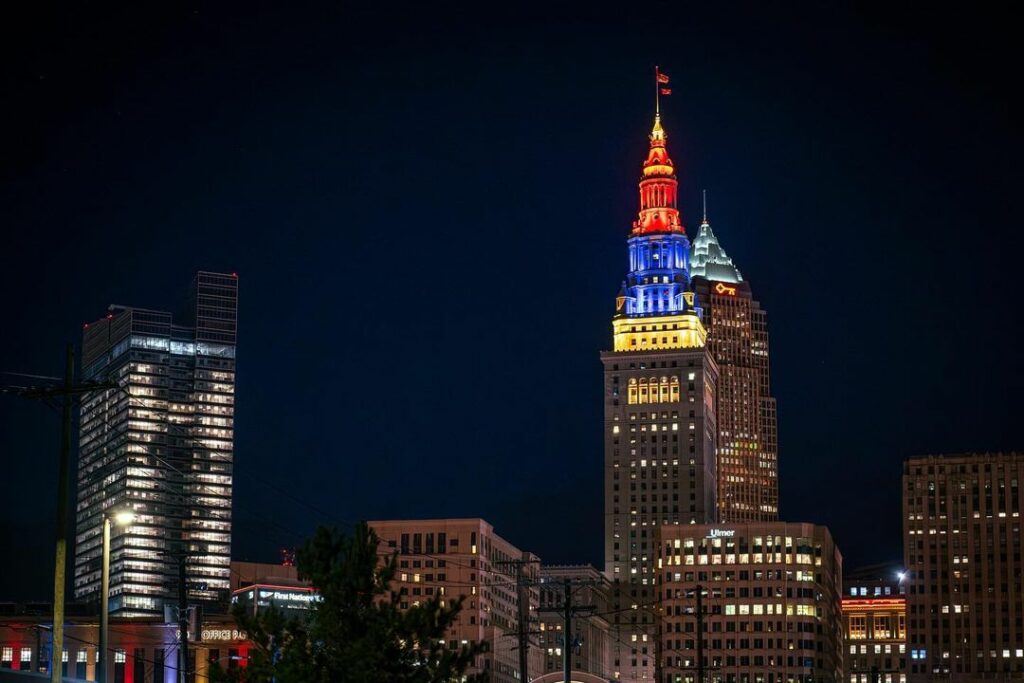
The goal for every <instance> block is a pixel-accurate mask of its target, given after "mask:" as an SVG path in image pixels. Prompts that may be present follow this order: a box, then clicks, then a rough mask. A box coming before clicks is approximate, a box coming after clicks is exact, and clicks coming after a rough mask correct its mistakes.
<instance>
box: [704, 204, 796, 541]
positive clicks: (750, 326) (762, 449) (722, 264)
mask: <svg viewBox="0 0 1024 683" xmlns="http://www.w3.org/2000/svg"><path fill="white" fill-rule="evenodd" d="M690 276H691V277H692V278H693V288H694V291H695V292H696V293H697V296H698V298H699V300H700V302H701V305H702V315H701V318H702V320H703V322H704V325H705V327H706V329H707V333H708V338H707V344H708V349H709V350H710V351H711V354H712V355H713V356H714V358H715V362H716V363H717V364H718V372H719V378H718V402H717V406H716V411H717V415H716V417H717V420H718V453H717V457H718V507H719V512H720V515H721V519H722V521H726V522H770V521H774V520H777V519H778V518H779V464H778V445H777V444H778V437H777V433H778V427H777V424H778V421H777V416H776V409H775V399H774V398H772V396H771V389H770V385H769V382H768V322H767V318H766V316H765V312H764V310H763V309H762V308H761V305H760V304H759V303H758V302H757V301H756V300H755V299H754V297H753V295H752V294H751V291H750V284H749V283H747V281H746V280H744V279H743V275H741V274H740V271H739V269H738V268H736V266H735V265H734V264H733V262H732V259H731V258H729V256H728V254H726V253H725V250H724V249H722V247H721V245H720V244H719V243H718V238H717V237H715V233H714V232H712V231H711V224H710V223H709V222H708V218H707V210H706V209H705V212H704V219H703V221H702V222H701V224H700V229H699V230H698V232H697V236H696V237H695V238H694V239H693V247H692V249H691V252H690Z"/></svg>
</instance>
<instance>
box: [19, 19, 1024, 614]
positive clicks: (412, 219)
mask: <svg viewBox="0 0 1024 683" xmlns="http://www.w3.org/2000/svg"><path fill="white" fill-rule="evenodd" d="M706 4H708V3H705V5H706ZM392 7H393V6H392ZM483 7H484V6H483V5H464V6H460V7H455V6H448V7H447V8H446V9H443V10H437V9H432V10H430V11H429V13H428V12H426V11H425V10H413V11H408V12H407V11H404V10H401V9H398V8H393V9H390V10H388V11H387V12H384V11H381V12H376V11H373V10H370V9H365V8H364V9H358V10H354V9H346V8H343V7H341V6H340V5H339V3H322V4H319V5H317V4H309V3H288V9H284V8H283V7H272V6H271V5H270V4H263V3H244V4H242V3H237V4H236V3H221V4H220V6H217V7H214V6H211V5H210V3H173V4H172V6H165V7H161V8H160V9H159V10H155V9H153V8H140V7H138V6H135V5H132V6H129V7H125V8H117V9H113V8H111V7H110V6H108V8H106V9H97V8H96V7H95V6H89V5H85V6H79V7H78V8H76V9H73V10H70V9H69V10H66V11H63V10H42V9H40V10H38V11H39V12H41V13H39V14H30V15H26V16H25V17H24V18H23V19H19V20H17V21H15V20H12V21H10V22H5V23H6V24H7V25H6V26H5V29H6V30H7V31H9V32H11V35H9V36H7V39H5V40H4V41H3V42H4V46H5V47H4V48H3V49H4V50H5V53H7V54H5V56H4V63H5V65H6V67H7V71H6V72H5V74H4V76H3V78H4V81H3V84H4V98H3V99H4V101H5V105H4V107H3V111H2V113H0V117H2V119H3V120H2V123H3V128H2V130H3V133H2V134H3V136H4V141H3V154H2V156H0V158H2V166H0V223H2V227H3V230H2V248H0V291H2V292H3V301H4V303H5V304H6V305H5V306H4V314H5V315H4V322H5V326H4V328H5V329H4V331H3V333H2V334H0V370H3V371H19V372H34V373H39V374H46V375H57V374H59V373H60V371H61V366H62V349H63V345H64V344H65V343H67V342H68V341H75V342H79V341H80V328H81V324H82V323H83V322H85V321H89V320H93V319H95V318H98V317H100V316H101V315H103V313H104V311H105V308H106V306H107V304H109V303H112V302H114V303H122V304H129V305H142V306H149V307H155V308H172V309H173V308H176V306H177V303H178V301H179V299H180V298H181V296H183V295H184V293H185V290H186V288H187V285H188V282H189V280H190V279H191V277H192V274H193V272H194V271H195V270H197V269H199V268H204V269H210V270H224V271H229V272H230V271H237V272H238V273H239V277H240V289H241V311H240V315H241V320H240V346H239V375H238V376H239V385H238V411H237V443H236V450H237V453H236V493H235V515H236V527H235V554H236V555H237V556H238V557H240V558H266V559H270V558H273V557H274V556H275V554H276V549H277V548H278V547H280V546H283V545H294V544H295V543H297V542H298V541H300V540H301V538H302V537H303V536H304V535H306V534H308V533H309V532H310V531H311V530H312V529H313V528H314V526H315V525H316V524H318V523H322V522H333V523H338V524H348V523H350V522H351V521H353V520H356V519H359V518H391V517H421V516H439V517H443V516H482V517H485V518H487V519H488V520H490V521H491V522H492V523H493V524H494V525H495V527H496V528H497V530H498V532H499V533H500V534H502V535H503V536H505V537H506V538H508V539H509V540H511V541H512V542H514V543H516V544H518V545H520V546H521V547H524V548H527V549H530V550H533V551H535V552H536V553H538V554H539V555H540V556H541V557H542V558H544V559H545V560H549V561H553V562H584V561H590V562H593V563H595V564H597V563H599V561H600V556H601V547H602V536H603V518H602V514H603V510H602V499H601V490H602V465H601V463H602V457H603V456H602V446H601V426H600V424H601V422H600V421H601V366H600V363H599V362H598V352H599V351H600V350H601V349H605V348H607V347H608V346H609V344H610V316H611V314H612V311H613V298H614V295H615V292H616V291H617V289H618V285H619V282H620V281H621V278H622V276H623V274H624V272H625V266H626V260H625V256H626V251H625V235H626V232H627V230H628V228H629V225H630V221H631V220H632V219H633V217H634V214H635V212H636V209H637V190H636V183H637V180H638V176H639V169H640V164H641V161H642V159H643V158H644V154H645V150H646V135H647V133H648V131H649V129H650V125H651V120H652V105H653V103H652V102H651V95H652V92H651V90H652V85H651V80H650V78H651V71H652V67H653V65H654V64H660V65H661V66H662V68H663V70H664V71H665V72H667V73H669V74H670V75H671V76H672V88H673V90H674V93H673V95H672V96H671V98H669V99H668V100H667V101H666V102H665V106H664V109H665V124H666V128H667V130H668V133H669V149H670V152H671V154H672V157H673V159H674V160H675V161H676V163H677V167H678V169H679V178H680V185H681V190H682V210H683V216H684V222H685V223H686V224H687V226H689V227H690V228H691V234H692V232H693V230H692V229H693V228H694V227H695V226H696V223H697V220H698V218H699V208H698V207H699V196H700V189H701V188H707V189H708V193H709V201H710V215H711V219H712V223H713V225H714V227H715V231H716V233H717V234H718V236H719V238H720V239H721V241H722V244H723V246H724V247H725V248H726V249H727V250H728V251H729V253H730V254H731V255H732V256H733V257H734V259H735V260H736V262H737V264H738V265H739V266H740V268H741V269H742V271H743V273H744V275H745V276H746V277H747V278H748V279H749V280H750V282H751V283H752V286H753V288H754V292H755V295H756V296H757V297H758V298H759V299H760V300H761V302H762V304H763V305H764V307H765V308H766V309H767V310H768V313H769V325H770V331H771V345H772V348H771V354H772V355H771V360H772V382H773V387H774V391H775V394H776V396H777V397H778V404H779V427H780V451H779V459H780V472H781V482H782V498H781V507H782V513H783V517H784V518H785V519H788V520H794V521H804V520H808V521H815V522H823V523H826V524H828V525H829V526H830V527H831V528H832V530H833V533H834V534H835V535H836V537H837V539H838V541H839V543H840V546H841V548H842V550H843V552H844V554H845V556H846V561H847V565H848V566H851V567H852V566H857V565H862V564H868V563H873V562H880V561H888V560H898V559H899V558H900V554H901V550H900V533H901V522H900V512H899V475H900V463H901V461H902V459H903V458H905V457H907V456H909V455H914V454H922V453H929V452H953V451H964V450H972V449H1012V448H1020V447H1021V446H1022V445H1024V420H1022V419H1021V415H1022V414H1024V398H1022V397H1024V386H1022V384H1024V382H1022V376H1024V373H1022V361H1021V353H1020V350H1019V346H1020V345H1019V341H1018V340H1019V337H1020V334H1021V332H1022V327H1024V326H1022V324H1021V321H1022V316H1021V311H1020V304H1019V303H1018V299H1019V290H1018V273H1017V260H1018V254H1019V252H1020V246H1021V242H1022V240H1021V237H1020V230H1021V224H1020V223H1021V221H1020V219H1019V210H1018V206H1017V204H1018V197H1019V192H1020V187H1021V180H1022V178H1021V175H1022V174H1021V169H1020V160H1021V157H1022V151H1024V150H1022V146H1024V145H1022V144H1021V143H1022V136H1021V124H1020V121H1021V116H1020V114H1021V112H1020V110H1019V108H1017V107H1016V105H1015V104H1014V103H1013V102H1012V101H1011V97H1012V91H1013V90H1015V89H1016V83H1017V81H1018V77H1017V75H1016V74H1015V73H1014V72H1013V71H1012V64H1013V62H1014V59H1013V56H1015V54H1016V53H1015V52H1014V51H1013V49H1012V48H1011V45H1012V42H1011V40H1012V36H1011V34H1010V32H1009V31H1010V29H1009V23H1008V20H1007V18H1006V17H998V16H979V15H952V14H942V13H940V11H939V10H936V9H931V10H929V11H927V12H921V11H913V12H911V11H910V10H899V9H893V8H892V7H890V6H884V7H883V6H878V7H874V6H861V7H860V8H858V9H856V10H854V9H851V8H843V7H839V6H833V7H830V8H825V7H819V6H818V4H817V3H808V4H806V5H781V4H780V5H772V6H770V7H758V6H756V5H755V6H751V7H750V8H746V9H744V8H743V7H742V6H737V5H731V6H730V7H729V8H728V9H727V10H722V11H719V10H716V9H713V8H709V7H707V6H704V5H681V4H679V3H663V4H659V3H650V4H646V5H645V6H644V11H643V12H637V13H624V14H622V13H607V14H601V13H599V12H598V11H596V10H594V9H592V8H591V9H586V10H585V9H582V8H571V7H569V6H566V5H560V6H557V7H556V8H555V9H550V8H549V9H548V10H547V11H546V12H545V13H540V12H533V11H531V10H528V9H516V10H512V9H509V10H506V11H505V12H503V13H502V14H496V15H493V16H492V15H488V14H485V13H484V9H483ZM4 380H6V381H9V380H10V378H0V381H4ZM58 424H59V423H58V418H57V416H56V415H55V414H53V413H51V412H50V411H47V409H46V408H45V407H43V406H40V405H35V404H29V403H26V402H23V401H20V400H17V399H14V398H10V397H6V398H4V397H0V458H2V465H3V469H2V476H0V484H2V491H3V494H2V495H3V500H4V505H3V513H2V516H0V543H2V546H0V547H4V548H7V549H8V555H7V557H6V558H5V561H4V562H3V565H4V576H5V580H4V581H3V583H2V585H0V599H3V598H23V597H25V598H27V597H41V598H45V597H47V596H48V582H49V581H50V568H51V564H50V559H49V558H50V556H51V555H50V554H51V552H52V549H51V546H52V541H51V536H52V529H53V515H54V507H55V504H54V500H53V489H54V484H55V480H56V452H57V446H58V438H57V435H58ZM296 500H299V501H302V502H303V503H304V504H300V503H297V502H296ZM309 505H312V506H314V507H315V508H317V509H320V510H322V511H323V513H324V514H321V513H318V512H315V511H313V510H312V509H311V508H310V507H309Z"/></svg>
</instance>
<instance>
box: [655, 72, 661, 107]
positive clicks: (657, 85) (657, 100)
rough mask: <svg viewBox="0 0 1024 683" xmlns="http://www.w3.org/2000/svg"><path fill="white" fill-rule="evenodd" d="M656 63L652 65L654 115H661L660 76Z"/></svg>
mask: <svg viewBox="0 0 1024 683" xmlns="http://www.w3.org/2000/svg"><path fill="white" fill-rule="evenodd" d="M660 73H661V72H659V71H658V65H657V64H655V65H654V115H655V116H661V76H660Z"/></svg>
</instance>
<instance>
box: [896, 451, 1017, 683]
mask: <svg viewBox="0 0 1024 683" xmlns="http://www.w3.org/2000/svg"><path fill="white" fill-rule="evenodd" d="M1022 475H1024V455H1022V454H1021V453H983V454H967V455H944V456H943V455H937V456H924V457H915V458H910V459H909V460H907V461H906V462H905V463H904V466H903V489H902V490H903V555H904V558H903V559H904V563H905V565H906V574H905V576H906V578H905V583H906V594H907V650H908V651H909V658H910V659H909V665H910V671H909V680H910V681H940V680H941V681H957V682H959V681H979V680H1021V679H1024V565H1022V558H1021V533H1020V527H1021V519H1020V514H1021V507H1022V504H1024V501H1022V494H1021V486H1020V481H1021V478H1022Z"/></svg>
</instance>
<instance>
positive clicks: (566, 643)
mask: <svg viewBox="0 0 1024 683" xmlns="http://www.w3.org/2000/svg"><path fill="white" fill-rule="evenodd" d="M564 588H565V603H564V604H563V605H562V608H563V609H564V610H565V611H564V612H563V613H562V619H564V620H565V622H564V623H565V626H564V627H563V628H562V681H563V682H564V683H569V681H570V680H571V679H570V676H571V674H572V656H571V654H570V653H569V651H570V650H571V649H572V614H573V610H572V583H571V581H570V580H569V579H568V578H567V579H565V584H564Z"/></svg>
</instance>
